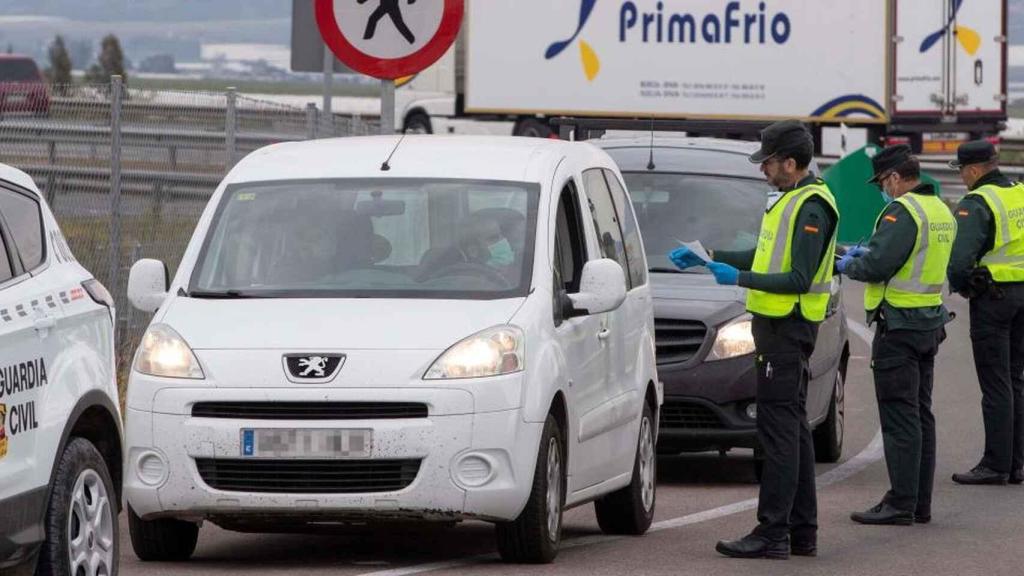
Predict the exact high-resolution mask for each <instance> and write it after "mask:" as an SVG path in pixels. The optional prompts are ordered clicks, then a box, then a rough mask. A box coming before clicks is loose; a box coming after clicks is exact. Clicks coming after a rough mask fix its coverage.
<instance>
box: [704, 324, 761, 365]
mask: <svg viewBox="0 0 1024 576" xmlns="http://www.w3.org/2000/svg"><path fill="white" fill-rule="evenodd" d="M752 319H753V318H752V317H751V316H750V315H749V314H744V315H743V316H740V317H739V318H737V319H735V320H733V321H732V322H729V323H728V324H726V325H725V326H722V327H721V328H719V329H718V336H717V337H716V338H715V344H714V346H712V347H711V354H709V355H708V361H709V362H713V361H715V360H727V359H729V358H735V357H737V356H743V355H744V354H753V352H754V334H753V332H751V330H750V322H751V320H752Z"/></svg>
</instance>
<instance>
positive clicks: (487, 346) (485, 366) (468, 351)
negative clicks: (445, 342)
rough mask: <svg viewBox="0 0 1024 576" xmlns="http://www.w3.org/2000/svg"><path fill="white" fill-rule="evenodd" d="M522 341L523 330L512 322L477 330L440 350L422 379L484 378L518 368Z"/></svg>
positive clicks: (522, 362) (522, 355)
mask: <svg viewBox="0 0 1024 576" xmlns="http://www.w3.org/2000/svg"><path fill="white" fill-rule="evenodd" d="M523 341H524V337H523V331H522V330H521V329H519V328H517V327H515V326H497V327H494V328H489V329H487V330H484V331H483V332H478V333H476V334H474V335H472V336H470V337H469V338H466V339H465V340H463V341H461V342H459V343H458V344H456V345H454V346H452V347H451V348H449V349H448V350H446V351H445V353H444V354H441V356H440V357H438V359H437V360H435V361H434V364H433V365H432V366H431V367H430V369H429V370H427V372H426V374H424V375H423V379H424V380H449V379H455V378H484V377H487V376H500V375H502V374H511V373H513V372H520V371H522V370H523V368H524V366H525V363H526V355H525V353H524V346H523Z"/></svg>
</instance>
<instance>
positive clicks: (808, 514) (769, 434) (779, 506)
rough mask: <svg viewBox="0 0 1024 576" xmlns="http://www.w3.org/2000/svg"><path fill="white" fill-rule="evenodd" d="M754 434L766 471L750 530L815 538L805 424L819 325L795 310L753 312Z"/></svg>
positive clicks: (808, 430) (775, 536)
mask: <svg viewBox="0 0 1024 576" xmlns="http://www.w3.org/2000/svg"><path fill="white" fill-rule="evenodd" d="M751 331H752V332H753V336H754V346H755V347H756V349H757V435H758V440H759V441H760V443H761V447H762V449H763V451H764V471H763V472H762V474H761V493H760V497H759V499H758V505H757V520H758V527H757V528H756V529H755V530H754V533H755V534H757V535H759V536H764V537H766V538H770V539H773V540H781V539H783V538H785V537H786V536H787V535H792V536H793V538H794V539H798V540H805V541H806V540H809V539H813V538H814V537H815V535H816V534H817V530H818V503H817V494H816V491H815V485H814V439H813V438H812V436H811V428H810V426H809V425H808V424H807V383H808V380H809V368H808V363H809V361H810V357H811V354H812V353H813V352H814V344H815V340H816V338H817V336H818V325H817V324H815V323H813V322H808V321H806V320H804V319H803V318H801V317H799V316H795V315H794V316H790V317H788V318H781V319H770V318H763V317H760V316H755V317H754V320H753V323H752V326H751Z"/></svg>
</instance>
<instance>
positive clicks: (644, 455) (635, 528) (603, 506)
mask: <svg viewBox="0 0 1024 576" xmlns="http://www.w3.org/2000/svg"><path fill="white" fill-rule="evenodd" d="M653 421H654V417H653V414H652V413H651V407H650V405H649V404H647V402H644V411H643V416H641V418H640V440H639V441H638V443H637V447H636V459H635V461H634V463H633V480H632V482H630V483H629V486H626V487H625V488H622V489H620V490H617V491H615V492H612V493H611V494H609V495H607V496H605V497H604V498H601V499H600V500H598V501H596V502H594V511H595V512H596V513H597V524H598V525H599V526H601V531H602V532H604V533H605V534H627V535H631V536H639V535H641V534H643V533H644V532H647V529H648V528H650V527H651V522H652V521H653V520H654V502H655V495H656V493H657V492H656V490H655V485H656V483H657V462H658V458H657V456H656V455H655V452H654V425H653Z"/></svg>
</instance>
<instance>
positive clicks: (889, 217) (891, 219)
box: [882, 214, 896, 222]
mask: <svg viewBox="0 0 1024 576" xmlns="http://www.w3.org/2000/svg"><path fill="white" fill-rule="evenodd" d="M882 220H885V221H886V222H895V221H896V217H895V216H893V215H892V214H886V215H885V218H882Z"/></svg>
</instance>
